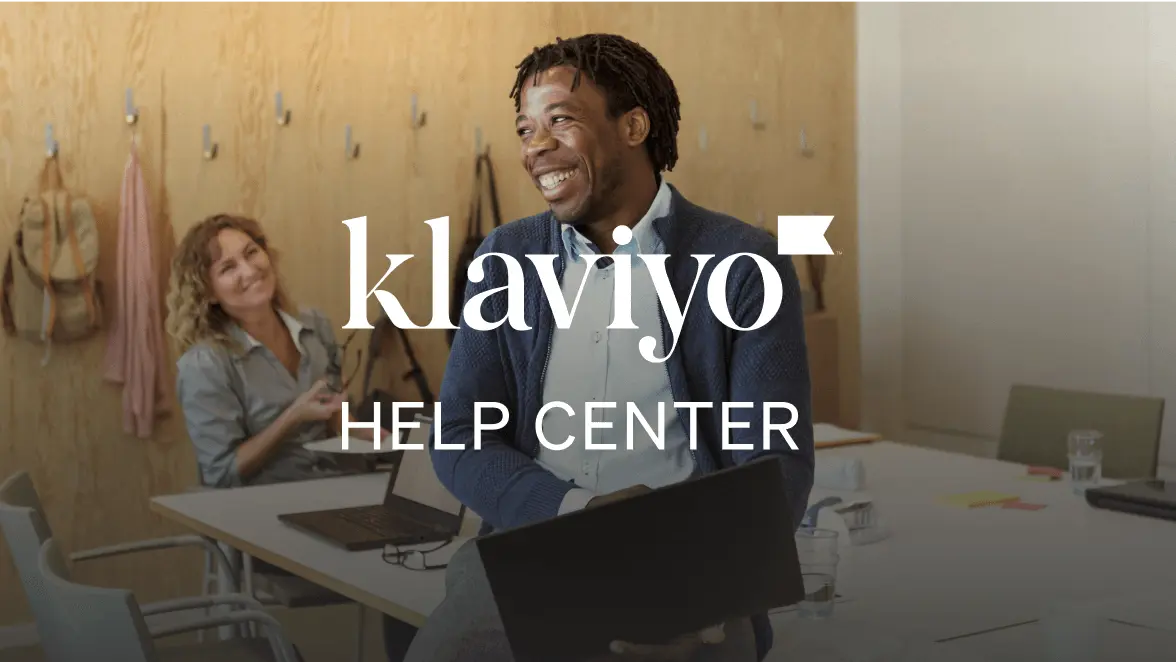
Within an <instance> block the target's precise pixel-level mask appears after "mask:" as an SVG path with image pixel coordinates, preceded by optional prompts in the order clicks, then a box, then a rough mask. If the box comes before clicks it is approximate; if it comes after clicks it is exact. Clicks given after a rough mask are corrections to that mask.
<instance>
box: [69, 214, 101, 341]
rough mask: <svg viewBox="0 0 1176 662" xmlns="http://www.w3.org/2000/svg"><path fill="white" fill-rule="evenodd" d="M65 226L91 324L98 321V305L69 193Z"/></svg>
mask: <svg viewBox="0 0 1176 662" xmlns="http://www.w3.org/2000/svg"><path fill="white" fill-rule="evenodd" d="M65 226H66V233H67V234H68V236H69V247H70V252H71V253H73V259H74V267H76V268H77V270H78V276H79V277H80V278H81V279H82V290H83V293H84V295H85V299H86V310H87V311H88V312H89V313H90V324H97V323H98V306H97V304H96V303H95V302H94V288H93V285H92V283H91V281H90V277H89V276H88V275H86V263H85V261H84V260H83V259H82V248H81V246H79V245H78V232H77V226H75V225H74V217H73V199H72V198H71V197H70V196H69V194H68V193H67V194H66V196H65Z"/></svg>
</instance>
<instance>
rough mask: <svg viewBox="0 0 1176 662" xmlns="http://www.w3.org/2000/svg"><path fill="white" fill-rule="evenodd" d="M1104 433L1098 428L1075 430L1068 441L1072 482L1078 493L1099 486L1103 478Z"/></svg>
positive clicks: (1067, 447) (1067, 448)
mask: <svg viewBox="0 0 1176 662" xmlns="http://www.w3.org/2000/svg"><path fill="white" fill-rule="evenodd" d="M1102 442H1103V435H1102V433H1101V432H1099V431H1098V430H1074V431H1072V432H1070V437H1069V439H1067V441H1066V451H1067V454H1068V455H1069V458H1070V484H1071V485H1072V486H1073V489H1074V492H1075V493H1076V494H1081V493H1083V492H1085V491H1086V489H1087V488H1090V487H1097V486H1098V484H1099V482H1100V481H1101V480H1102V454H1103V445H1102Z"/></svg>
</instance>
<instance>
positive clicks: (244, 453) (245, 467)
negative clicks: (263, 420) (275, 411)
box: [237, 409, 298, 479]
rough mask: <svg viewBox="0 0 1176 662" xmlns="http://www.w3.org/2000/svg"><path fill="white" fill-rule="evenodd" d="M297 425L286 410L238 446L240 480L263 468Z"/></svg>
mask: <svg viewBox="0 0 1176 662" xmlns="http://www.w3.org/2000/svg"><path fill="white" fill-rule="evenodd" d="M297 424H298V421H296V420H295V418H294V416H293V414H292V413H291V411H290V410H288V409H287V410H286V411H284V412H282V414H281V415H280V416H278V418H277V419H276V420H274V422H273V423H270V424H269V427H267V428H266V429H264V430H262V431H261V432H260V433H258V434H256V435H254V436H252V437H250V438H249V440H247V441H246V442H245V443H243V444H241V445H240V446H238V447H237V473H238V474H239V475H240V476H241V478H242V479H247V478H249V477H250V476H252V475H253V474H255V473H257V472H258V471H259V470H260V469H261V468H262V467H263V466H265V463H266V461H267V460H268V459H269V457H270V455H272V454H273V452H274V450H276V449H277V448H278V446H280V445H282V441H283V440H284V439H285V438H286V436H287V435H288V434H290V430H292V429H293V428H294V426H295V425H297Z"/></svg>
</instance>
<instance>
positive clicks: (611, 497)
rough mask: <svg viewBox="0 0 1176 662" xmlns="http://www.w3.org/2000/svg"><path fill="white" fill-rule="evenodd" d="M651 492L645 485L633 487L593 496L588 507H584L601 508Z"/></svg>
mask: <svg viewBox="0 0 1176 662" xmlns="http://www.w3.org/2000/svg"><path fill="white" fill-rule="evenodd" d="M652 491H653V490H651V489H649V488H648V487H646V486H645V485H634V486H633V487H626V488H625V489H623V490H617V491H616V492H609V493H608V494H601V495H600V496H594V497H592V498H591V499H589V500H588V505H587V506H585V507H586V508H592V507H593V506H603V505H604V504H606V503H611V502H613V501H621V500H624V499H628V498H629V497H633V496H637V495H638V494H645V493H646V492H652Z"/></svg>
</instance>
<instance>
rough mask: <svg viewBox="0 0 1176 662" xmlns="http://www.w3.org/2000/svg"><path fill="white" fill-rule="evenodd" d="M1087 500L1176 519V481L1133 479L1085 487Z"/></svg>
mask: <svg viewBox="0 0 1176 662" xmlns="http://www.w3.org/2000/svg"><path fill="white" fill-rule="evenodd" d="M1086 502H1087V503H1089V504H1090V505H1092V506H1094V507H1096V508H1104V509H1106V510H1117V511H1119V512H1124V513H1132V514H1134V515H1143V516H1145V517H1155V518H1159V519H1168V520H1174V521H1176V481H1171V480H1160V479H1154V478H1152V479H1144V480H1133V481H1128V482H1125V483H1122V484H1120V485H1106V486H1103V487H1092V488H1090V489H1087V490H1086Z"/></svg>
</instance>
